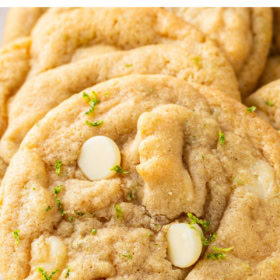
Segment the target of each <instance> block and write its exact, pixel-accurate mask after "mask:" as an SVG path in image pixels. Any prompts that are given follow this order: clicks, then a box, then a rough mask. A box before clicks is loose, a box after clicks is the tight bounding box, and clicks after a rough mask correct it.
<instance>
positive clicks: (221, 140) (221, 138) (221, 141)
mask: <svg viewBox="0 0 280 280" xmlns="http://www.w3.org/2000/svg"><path fill="white" fill-rule="evenodd" d="M219 143H220V144H221V145H223V144H224V143H225V134H224V133H223V132H222V131H221V130H219Z"/></svg>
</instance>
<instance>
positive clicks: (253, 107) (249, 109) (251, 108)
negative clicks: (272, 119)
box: [246, 106, 257, 112]
mask: <svg viewBox="0 0 280 280" xmlns="http://www.w3.org/2000/svg"><path fill="white" fill-rule="evenodd" d="M256 109H257V107H255V106H252V107H248V108H247V109H246V111H247V112H255V111H256Z"/></svg>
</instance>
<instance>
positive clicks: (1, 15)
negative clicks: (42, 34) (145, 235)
mask: <svg viewBox="0 0 280 280" xmlns="http://www.w3.org/2000/svg"><path fill="white" fill-rule="evenodd" d="M7 11H8V9H7V8H0V45H1V44H2V37H3V30H4V23H5V18H6V14H7ZM0 279H1V278H0Z"/></svg>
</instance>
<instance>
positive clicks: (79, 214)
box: [76, 212, 85, 217]
mask: <svg viewBox="0 0 280 280" xmlns="http://www.w3.org/2000/svg"><path fill="white" fill-rule="evenodd" d="M76 214H77V215H78V216H80V217H81V216H84V215H85V213H84V212H76Z"/></svg>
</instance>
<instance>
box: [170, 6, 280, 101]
mask: <svg viewBox="0 0 280 280" xmlns="http://www.w3.org/2000/svg"><path fill="white" fill-rule="evenodd" d="M169 10H170V11H172V12H173V13H175V14H177V15H178V16H180V17H182V18H183V19H184V20H186V21H187V22H190V23H192V24H194V25H195V26H197V27H198V28H199V29H200V30H201V31H203V32H204V33H205V34H207V35H208V36H209V37H210V38H212V39H213V40H215V41H216V42H217V43H218V45H219V46H220V47H221V49H222V50H223V51H224V52H225V54H226V56H227V58H228V60H229V61H230V62H231V64H232V66H233V68H234V70H235V73H236V75H237V77H238V80H239V86H240V91H241V93H242V96H243V97H246V96H248V95H249V94H250V93H252V91H254V89H255V88H256V85H257V82H258V79H259V77H260V76H261V74H262V71H263V69H264V66H265V62H266V59H267V55H268V52H269V48H270V42H271V37H272V12H271V9H270V8H169ZM279 34H280V33H279Z"/></svg>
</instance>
